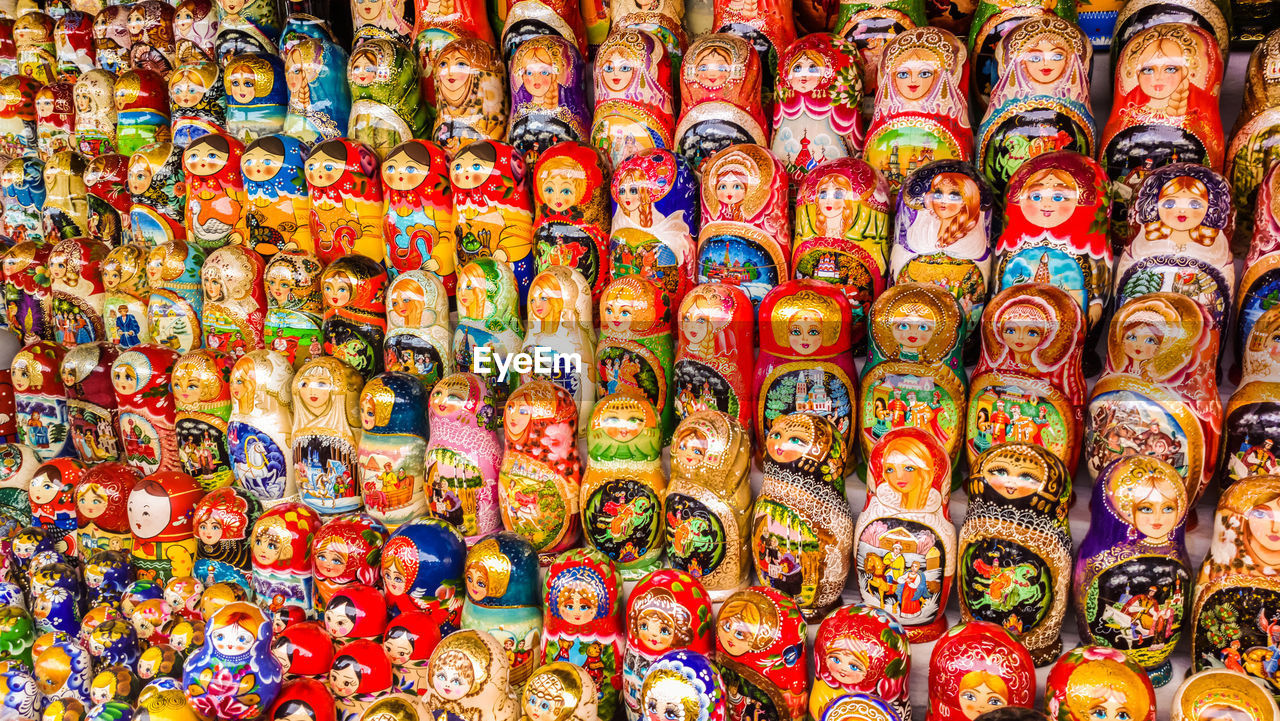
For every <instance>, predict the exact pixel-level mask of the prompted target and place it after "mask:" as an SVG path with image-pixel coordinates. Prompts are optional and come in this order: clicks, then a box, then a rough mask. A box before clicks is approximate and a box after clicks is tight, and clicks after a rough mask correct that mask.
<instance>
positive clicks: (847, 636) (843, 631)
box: [808, 605, 911, 721]
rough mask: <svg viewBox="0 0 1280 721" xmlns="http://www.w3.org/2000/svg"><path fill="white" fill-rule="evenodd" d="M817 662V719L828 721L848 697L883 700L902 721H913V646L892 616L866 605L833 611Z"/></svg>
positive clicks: (813, 708) (812, 708) (821, 633)
mask: <svg viewBox="0 0 1280 721" xmlns="http://www.w3.org/2000/svg"><path fill="white" fill-rule="evenodd" d="M813 662H814V664H815V666H816V668H815V669H814V672H815V673H814V679H813V689H812V691H811V692H810V694H809V699H808V702H809V713H810V714H811V715H812V716H814V717H816V718H828V715H827V710H828V709H830V708H831V707H832V706H833V705H834V704H836V703H838V702H839V700H840V699H841V698H848V696H847V694H849V693H866V694H871V695H873V696H875V697H877V698H880V699H883V700H884V701H885V702H886V703H887V704H888V706H889V708H890V709H892V710H893V712H894V713H895V714H896V716H897V717H898V718H899V719H900V721H910V719H911V699H910V698H909V695H908V688H907V681H908V679H909V678H910V676H911V645H910V644H909V643H908V642H907V634H906V632H905V631H903V630H902V625H901V624H899V623H898V621H897V619H895V618H894V617H893V615H892V614H890V613H889V612H887V611H884V610H882V609H879V608H875V607H873V606H860V605H851V606H841V607H840V608H837V609H836V610H834V611H832V612H831V613H830V614H828V615H827V617H826V618H824V619H822V623H821V625H819V626H818V635H817V638H816V639H815V640H814V642H813Z"/></svg>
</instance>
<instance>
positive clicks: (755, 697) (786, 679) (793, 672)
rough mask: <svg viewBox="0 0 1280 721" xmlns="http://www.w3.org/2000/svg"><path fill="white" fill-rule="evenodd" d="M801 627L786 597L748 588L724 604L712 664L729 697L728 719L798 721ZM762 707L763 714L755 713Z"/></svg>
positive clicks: (805, 669)
mask: <svg viewBox="0 0 1280 721" xmlns="http://www.w3.org/2000/svg"><path fill="white" fill-rule="evenodd" d="M805 640H806V637H805V623H804V618H803V617H802V616H801V615H800V608H799V606H797V605H796V602H795V601H794V600H792V599H791V597H790V596H788V595H787V594H785V593H783V592H781V591H779V590H777V589H775V588H770V587H768V586H752V587H751V588H746V589H743V590H741V591H738V592H737V593H735V594H733V595H732V596H730V597H728V598H726V599H725V601H724V603H722V604H720V608H719V610H718V611H717V613H716V655H715V659H716V664H717V666H718V667H719V670H720V674H721V675H722V676H724V677H725V685H726V686H727V687H729V688H734V687H736V688H738V689H739V693H738V694H735V695H733V696H731V697H730V700H729V718H731V719H746V718H752V715H751V713H752V712H755V713H757V714H758V713H764V714H766V715H768V716H770V717H772V718H776V719H791V721H802V719H804V718H805V717H806V715H807V713H808V710H809V709H808V706H809V664H808V663H807V662H806V660H805V654H804V645H805ZM761 706H763V707H764V708H763V709H760V708H758V707H761Z"/></svg>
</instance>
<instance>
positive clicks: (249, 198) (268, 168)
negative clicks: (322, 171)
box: [240, 135, 315, 255]
mask: <svg viewBox="0 0 1280 721" xmlns="http://www.w3.org/2000/svg"><path fill="white" fill-rule="evenodd" d="M306 158H307V146H306V145H304V144H303V143H302V141H300V140H298V139H297V138H293V137H290V136H288V135H268V136H266V137H262V138H258V139H256V140H254V141H253V142H251V143H249V144H248V145H246V146H245V149H244V155H241V156H240V173H241V175H243V176H244V192H245V198H244V210H243V212H244V217H243V218H242V219H241V222H242V223H243V225H244V233H245V234H246V236H247V237H248V240H249V244H250V247H252V248H254V249H255V250H258V252H260V253H261V252H262V251H263V250H266V251H268V253H266V254H270V251H271V249H272V248H275V249H279V250H284V249H294V248H297V249H301V250H305V251H307V252H311V253H314V252H315V243H314V242H313V241H312V239H311V225H310V223H311V201H310V196H309V192H310V191H309V189H308V188H307V179H306V175H305V172H306V171H305V169H304V166H305V164H306ZM264 255H265V254H264Z"/></svg>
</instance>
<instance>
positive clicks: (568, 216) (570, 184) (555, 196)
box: [533, 141, 613, 301]
mask: <svg viewBox="0 0 1280 721" xmlns="http://www.w3.org/2000/svg"><path fill="white" fill-rule="evenodd" d="M608 187H609V167H608V166H607V165H606V164H605V159H604V156H603V155H602V154H601V153H600V151H598V150H597V149H596V148H595V147H593V146H590V145H587V144H585V143H580V142H576V141H565V142H561V143H556V144H555V145H552V146H551V147H550V148H547V149H546V150H544V151H543V152H542V154H541V155H540V156H539V158H538V161H537V163H536V164H535V165H534V166H533V196H534V199H535V200H536V201H537V202H536V205H535V210H536V211H537V214H536V215H535V219H534V232H533V240H534V244H535V248H536V252H535V258H536V261H537V267H538V269H539V270H546V269H547V268H549V267H552V266H557V265H564V266H568V267H570V268H575V269H576V270H578V271H579V272H580V273H582V277H583V278H585V279H586V281H587V284H588V286H589V287H590V288H591V292H592V298H593V299H594V300H597V301H598V300H599V299H600V294H601V293H602V292H604V287H605V285H607V284H608V282H609V281H610V280H611V279H612V277H613V276H612V273H611V271H610V267H609V226H610V220H609V204H608V200H607V195H608Z"/></svg>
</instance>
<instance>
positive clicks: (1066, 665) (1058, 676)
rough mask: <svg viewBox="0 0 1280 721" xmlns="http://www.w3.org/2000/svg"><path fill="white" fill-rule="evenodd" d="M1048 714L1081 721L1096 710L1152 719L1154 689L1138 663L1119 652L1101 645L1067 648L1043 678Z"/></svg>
mask: <svg viewBox="0 0 1280 721" xmlns="http://www.w3.org/2000/svg"><path fill="white" fill-rule="evenodd" d="M1044 695H1045V707H1046V708H1047V710H1048V712H1049V714H1050V717H1051V718H1057V719H1064V720H1065V721H1085V720H1086V719H1090V718H1096V714H1098V713H1099V712H1103V713H1107V714H1113V713H1114V714H1121V713H1122V714H1124V715H1125V716H1127V717H1128V718H1131V719H1134V720H1135V721H1155V718H1156V693H1155V689H1153V688H1152V687H1151V680H1150V679H1149V678H1147V674H1146V672H1144V671H1143V670H1142V667H1141V666H1139V665H1137V664H1136V663H1134V662H1133V661H1130V660H1129V659H1128V658H1127V657H1126V656H1125V655H1124V654H1123V653H1122V652H1120V651H1116V650H1114V649H1109V648H1104V647H1101V646H1081V647H1079V648H1075V649H1072V650H1070V651H1068V652H1067V653H1066V654H1065V655H1063V657H1062V658H1060V659H1058V662H1057V663H1056V664H1054V666H1053V669H1052V670H1050V671H1049V678H1048V679H1047V680H1046V682H1045V694H1044Z"/></svg>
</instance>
